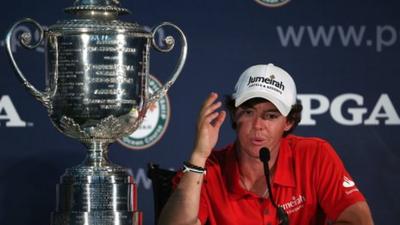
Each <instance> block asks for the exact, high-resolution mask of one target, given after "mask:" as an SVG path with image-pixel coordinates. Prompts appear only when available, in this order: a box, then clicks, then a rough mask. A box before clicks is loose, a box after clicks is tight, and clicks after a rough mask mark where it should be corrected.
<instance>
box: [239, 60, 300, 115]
mask: <svg viewBox="0 0 400 225" xmlns="http://www.w3.org/2000/svg"><path fill="white" fill-rule="evenodd" d="M296 94H297V92H296V84H295V83H294V80H293V78H292V77H291V76H290V75H289V74H288V73H287V72H286V71H284V70H283V69H281V68H280V67H277V66H274V65H273V64H271V63H270V64H268V65H254V66H251V67H249V68H248V69H246V70H245V71H244V72H243V73H242V75H240V78H239V80H238V82H237V83H236V86H235V93H234V94H233V99H235V107H238V106H239V105H241V104H242V103H243V102H245V101H247V100H249V99H252V98H264V99H266V100H268V101H270V102H271V103H272V104H274V105H275V106H276V108H277V109H278V110H279V112H280V113H281V114H282V115H284V116H287V115H288V114H289V112H290V110H291V109H292V106H293V105H294V104H296Z"/></svg>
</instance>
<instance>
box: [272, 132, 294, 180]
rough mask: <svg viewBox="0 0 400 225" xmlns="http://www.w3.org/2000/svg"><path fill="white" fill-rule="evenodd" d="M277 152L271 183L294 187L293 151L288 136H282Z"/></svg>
mask: <svg viewBox="0 0 400 225" xmlns="http://www.w3.org/2000/svg"><path fill="white" fill-rule="evenodd" d="M278 154H279V155H278V159H277V160H276V164H275V165H276V173H275V175H274V178H273V183H274V184H278V185H281V186H287V187H295V186H296V182H295V179H296V177H295V174H294V162H293V153H292V149H291V147H290V145H289V139H288V138H282V140H281V145H280V148H279V153H278Z"/></svg>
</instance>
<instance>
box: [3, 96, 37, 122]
mask: <svg viewBox="0 0 400 225" xmlns="http://www.w3.org/2000/svg"><path fill="white" fill-rule="evenodd" d="M4 121H5V126H6V127H27V126H33V124H32V123H27V122H25V121H23V120H22V119H21V117H20V116H19V114H18V112H17V110H16V108H15V106H14V104H13V103H12V101H11V98H10V96H8V95H2V96H0V126H1V125H2V124H4Z"/></svg>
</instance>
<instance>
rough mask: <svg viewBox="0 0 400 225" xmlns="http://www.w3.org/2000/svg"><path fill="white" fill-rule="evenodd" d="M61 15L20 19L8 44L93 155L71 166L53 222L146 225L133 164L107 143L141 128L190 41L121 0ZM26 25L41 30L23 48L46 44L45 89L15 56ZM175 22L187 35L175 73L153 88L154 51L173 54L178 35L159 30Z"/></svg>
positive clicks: (78, 6)
mask: <svg viewBox="0 0 400 225" xmlns="http://www.w3.org/2000/svg"><path fill="white" fill-rule="evenodd" d="M65 11H66V12H67V13H70V14H73V15H75V17H76V18H73V19H69V20H61V21H58V22H57V23H56V24H54V25H51V26H49V28H48V29H44V28H43V26H41V25H40V24H39V23H38V22H36V21H35V20H33V19H30V18H26V19H22V20H20V21H18V22H16V23H15V24H14V25H13V26H12V27H11V29H10V31H9V32H8V34H7V37H6V49H7V53H8V56H9V58H10V61H11V63H12V65H13V67H14V69H15V71H16V73H15V74H16V75H17V78H18V79H19V80H20V81H21V83H22V84H23V86H24V87H25V88H26V89H27V90H28V92H29V93H31V94H32V95H33V96H34V97H35V98H36V99H37V100H38V101H40V102H41V103H42V104H43V105H44V106H45V107H46V108H47V111H48V115H49V117H50V119H51V121H52V123H53V125H54V126H55V127H56V128H57V129H58V130H59V131H60V132H62V133H63V134H65V135H67V136H69V137H72V138H74V139H77V140H79V141H80V142H82V143H83V144H84V145H85V146H86V147H87V150H88V152H87V156H86V159H85V160H84V161H83V162H82V163H81V164H80V165H78V166H76V167H73V168H69V169H67V170H66V172H65V174H64V175H63V176H62V177H61V179H60V183H59V184H58V185H57V204H56V205H57V207H56V211H55V212H53V213H52V220H51V224H52V225H103V224H104V225H113V224H115V225H117V224H121V225H122V224H132V225H136V224H141V213H140V212H139V211H138V210H137V204H136V185H135V183H134V180H133V177H132V175H131V174H130V171H129V170H128V169H125V168H122V167H120V166H118V165H116V164H113V163H111V162H110V161H109V160H108V156H107V153H108V146H109V145H110V144H111V143H113V142H114V141H115V140H116V139H118V138H121V137H123V136H126V135H129V134H131V133H132V132H134V131H135V130H136V129H137V128H138V126H139V125H140V123H141V122H142V120H143V118H144V116H145V114H146V111H147V109H148V108H149V106H150V105H151V104H153V103H154V102H156V101H158V100H159V99H160V98H161V97H163V96H164V95H165V94H166V93H167V91H168V89H169V88H170V87H171V86H172V84H173V83H174V82H175V80H176V79H177V77H178V76H179V74H180V73H181V70H182V68H183V65H184V63H185V60H186V54H187V41H186V37H185V35H184V33H183V32H182V31H181V30H180V29H179V27H177V26H176V25H174V24H172V23H169V22H163V23H161V24H160V25H158V26H156V27H155V28H153V29H152V30H151V31H147V30H146V29H145V28H144V27H141V26H140V25H138V24H137V23H130V22H123V21H120V20H118V19H117V18H118V16H119V15H122V14H126V13H129V10H127V9H124V8H120V7H119V1H109V0H76V1H75V2H74V5H73V6H72V7H69V8H66V9H65ZM24 23H27V24H29V25H31V26H33V27H35V28H36V29H37V30H38V31H39V34H40V35H39V37H40V38H39V40H38V41H37V42H35V43H33V41H32V32H24V33H23V34H22V35H21V36H20V39H19V42H20V44H21V45H22V46H24V47H25V48H28V49H35V48H37V47H38V46H39V45H40V44H42V43H43V44H44V48H45V62H46V63H45V64H46V66H45V68H46V73H45V74H46V79H45V80H46V89H45V90H44V91H40V90H38V89H36V88H35V87H34V86H33V85H32V84H31V83H30V82H29V81H28V80H27V79H26V77H25V76H24V74H23V73H22V71H21V70H20V68H19V67H18V64H17V62H16V60H15V58H14V56H13V52H12V48H11V46H12V44H13V43H12V42H13V41H14V40H13V39H12V37H13V34H14V32H15V30H16V28H17V27H18V26H20V25H21V24H24ZM164 27H172V28H173V29H175V30H176V31H177V33H178V34H179V36H180V40H181V47H180V50H181V52H180V56H179V59H178V63H177V65H176V67H175V70H174V71H173V72H172V75H171V76H170V77H169V79H168V80H167V82H165V83H164V84H163V85H162V87H161V88H160V89H159V90H157V91H155V92H154V93H151V94H150V93H149V90H148V89H149V87H148V80H149V68H150V64H149V62H150V50H151V49H152V48H154V49H156V50H157V51H160V52H169V51H170V50H172V49H173V48H174V45H175V39H174V38H173V37H172V36H167V37H165V38H164V40H163V41H164V45H163V47H161V46H159V44H158V43H157V42H156V41H155V39H156V38H155V36H156V34H157V33H158V31H159V30H160V29H163V28H164Z"/></svg>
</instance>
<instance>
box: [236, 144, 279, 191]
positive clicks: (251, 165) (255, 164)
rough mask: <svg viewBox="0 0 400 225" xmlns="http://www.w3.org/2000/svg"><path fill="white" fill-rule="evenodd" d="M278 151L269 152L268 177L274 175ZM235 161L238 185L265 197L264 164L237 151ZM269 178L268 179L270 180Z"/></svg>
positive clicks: (256, 158)
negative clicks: (238, 174) (237, 167)
mask: <svg viewBox="0 0 400 225" xmlns="http://www.w3.org/2000/svg"><path fill="white" fill-rule="evenodd" d="M278 149H279V148H277V149H276V150H275V151H271V159H270V161H269V163H268V166H269V168H270V171H271V172H270V176H271V177H272V176H273V174H274V165H275V162H276V160H277V156H278ZM236 152H237V160H238V164H239V173H240V183H241V185H242V188H243V189H245V190H248V191H250V192H253V193H256V194H257V195H259V196H261V197H266V196H267V192H266V190H267V183H266V180H265V174H264V164H263V162H261V160H260V159H259V158H258V157H252V156H249V155H248V154H246V153H244V152H242V151H241V150H240V149H237V151H236ZM271 177H270V178H269V179H271Z"/></svg>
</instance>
